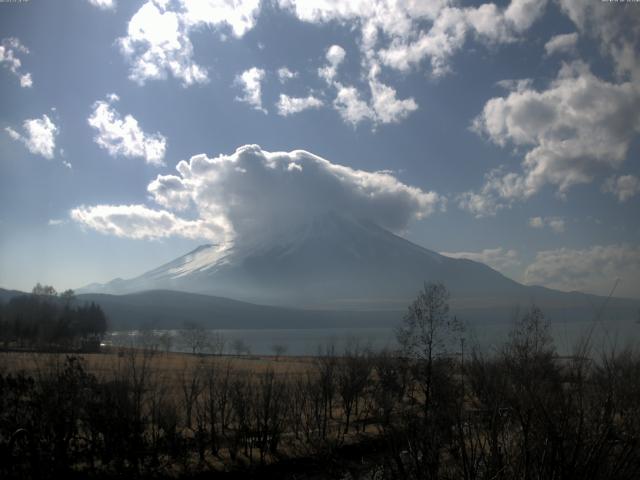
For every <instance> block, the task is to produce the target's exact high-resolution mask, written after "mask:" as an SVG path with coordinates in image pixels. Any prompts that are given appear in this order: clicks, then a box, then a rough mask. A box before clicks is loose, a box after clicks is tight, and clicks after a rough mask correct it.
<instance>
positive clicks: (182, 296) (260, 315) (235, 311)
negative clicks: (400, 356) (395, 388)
mask: <svg viewBox="0 0 640 480" xmlns="http://www.w3.org/2000/svg"><path fill="white" fill-rule="evenodd" d="M78 300H79V301H81V302H95V303H97V304H98V305H100V306H101V307H102V309H103V310H104V312H105V313H106V314H107V317H108V318H109V329H110V330H127V329H135V328H140V327H142V326H145V327H152V328H155V329H163V328H169V329H173V328H181V327H182V326H183V325H184V323H185V322H196V323H198V324H200V325H202V326H204V327H206V328H225V329H234V328H239V329H241V328H254V329H256V328H296V329H299V328H330V327H350V328H358V327H376V326H391V325H394V324H395V323H396V322H397V321H398V320H399V319H401V318H402V314H403V312H394V311H372V312H369V311H358V312H349V311H321V310H299V309H293V308H280V307H272V306H264V305H255V304H252V303H247V302H239V301H236V300H230V299H228V298H221V297H213V296H208V295H199V294H193V293H186V292H176V291H169V290H152V291H146V292H138V293H133V294H128V295H107V294H81V295H78Z"/></svg>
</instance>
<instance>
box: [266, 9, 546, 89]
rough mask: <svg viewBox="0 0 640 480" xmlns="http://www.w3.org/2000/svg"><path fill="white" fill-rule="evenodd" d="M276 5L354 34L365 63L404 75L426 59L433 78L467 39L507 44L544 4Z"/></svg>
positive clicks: (533, 18) (315, 21) (526, 27)
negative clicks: (370, 61) (351, 27)
mask: <svg viewBox="0 0 640 480" xmlns="http://www.w3.org/2000/svg"><path fill="white" fill-rule="evenodd" d="M279 4H280V6H281V7H283V8H286V9H289V10H290V11H292V12H293V13H294V14H295V15H296V16H297V17H298V18H299V19H300V20H302V21H306V22H312V23H325V22H331V21H336V22H340V23H345V24H346V23H349V24H352V25H354V26H355V27H356V28H359V30H360V33H361V42H360V46H361V50H362V53H363V55H364V56H365V58H367V59H376V58H377V59H379V60H380V61H381V62H382V63H383V64H384V65H387V66H389V67H392V68H395V69H399V70H407V69H409V68H411V67H412V66H415V65H419V64H420V63H421V62H422V61H423V60H424V59H427V58H428V59H430V63H431V70H432V74H433V75H436V76H439V75H443V74H445V73H447V72H448V71H449V69H450V68H449V59H450V57H451V56H452V55H453V54H454V53H456V52H457V51H459V50H460V49H461V48H462V47H463V46H464V43H465V40H466V39H467V37H468V36H469V35H475V36H476V37H477V38H478V39H479V40H481V41H485V42H488V43H492V44H495V43H503V42H510V41H513V40H514V39H515V38H516V37H517V36H518V35H519V34H521V33H522V32H524V31H525V30H527V29H528V28H529V27H530V26H531V24H532V23H533V22H534V21H535V20H536V19H538V18H539V17H540V16H541V15H542V12H543V11H544V7H545V5H546V0H513V1H512V2H511V4H510V5H509V6H508V7H506V8H499V7H497V6H496V5H495V4H493V3H486V4H482V5H480V6H479V7H468V8H461V7H456V6H452V5H451V2H449V1H447V0H439V1H433V2H415V1H409V2H396V1H393V0H354V1H350V2H317V1H313V0H279Z"/></svg>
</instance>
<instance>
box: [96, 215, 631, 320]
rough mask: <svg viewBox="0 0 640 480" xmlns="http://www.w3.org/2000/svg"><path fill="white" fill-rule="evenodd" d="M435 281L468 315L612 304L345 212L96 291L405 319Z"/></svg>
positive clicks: (621, 305) (615, 302)
mask: <svg viewBox="0 0 640 480" xmlns="http://www.w3.org/2000/svg"><path fill="white" fill-rule="evenodd" d="M430 281H438V282H442V283H444V284H445V285H446V286H447V288H448V289H449V291H450V292H451V297H452V302H451V303H452V306H453V307H455V308H456V309H458V310H463V311H471V310H473V311H476V312H478V311H482V312H487V311H490V310H491V309H493V310H496V309H499V310H501V311H502V312H503V313H504V312H506V311H508V310H509V309H510V310H511V311H512V310H513V309H514V308H515V307H517V306H520V307H525V306H527V305H530V304H531V303H536V304H538V305H539V306H541V307H542V308H543V309H547V310H549V309H554V310H556V311H568V310H567V309H572V311H574V312H580V316H584V315H588V316H589V317H590V318H592V317H593V313H594V311H595V310H594V309H595V308H597V307H598V306H600V305H602V302H603V299H601V298H599V297H596V296H593V295H584V294H581V293H565V292H558V291H554V290H550V289H546V288H543V287H529V286H524V285H521V284H519V283H517V282H514V281H513V280H510V279H509V278H507V277H505V276H504V275H502V274H501V273H499V272H497V271H495V270H493V269H491V268H490V267H488V266H486V265H484V264H482V263H478V262H474V261H471V260H466V259H454V258H449V257H445V256H443V255H440V254H438V253H436V252H433V251H430V250H428V249H426V248H423V247H420V246H418V245H415V244H413V243H411V242H409V241H408V240H406V239H404V238H402V237H399V236H397V235H394V234H393V233H391V232H389V231H387V230H385V229H382V228H380V227H379V226H377V225H375V224H373V223H372V222H369V221H367V220H362V219H355V218H352V217H349V216H345V215H340V214H336V213H330V214H325V215H321V216H318V217H315V218H312V219H310V221H309V222H308V223H306V224H304V225H300V226H298V227H297V228H294V229H292V230H290V231H287V232H279V233H278V234H275V235H265V236H264V237H263V238H260V239H240V240H239V241H237V242H236V243H235V245H233V246H231V247H229V248H223V247H220V246H215V245H203V246H201V247H199V248H197V249H196V250H194V251H192V252H190V253H188V254H187V255H184V256H182V257H180V258H178V259H176V260H174V261H172V262H169V263H167V264H165V265H162V266H160V267H158V268H156V269H154V270H151V271H149V272H147V273H145V274H143V275H141V276H139V277H136V278H133V279H130V280H122V279H117V280H114V281H112V282H109V283H108V284H105V285H102V286H97V287H96V286H93V287H92V288H91V289H90V290H91V291H93V292H102V293H113V294H125V293H133V292H141V291H145V290H151V289H165V290H175V291H183V292H191V293H199V294H206V295H215V296H219V297H228V298H233V299H236V300H241V301H246V302H252V303H259V304H266V305H278V306H287V307H295V308H306V309H326V310H384V309H386V310H394V311H403V310H404V309H405V308H406V306H407V305H408V303H409V302H410V301H411V300H412V299H413V298H415V296H416V293H417V292H418V291H419V290H420V288H421V286H422V285H423V283H424V282H430ZM638 303H639V302H636V301H631V300H629V301H627V300H621V299H612V300H611V301H610V302H609V304H608V308H609V310H610V311H614V310H616V309H623V310H625V311H626V310H629V309H633V308H637V307H638ZM576 315H577V313H576V314H575V315H574V314H572V315H571V316H572V317H573V316H576ZM625 315H626V314H625ZM483 316H484V315H483Z"/></svg>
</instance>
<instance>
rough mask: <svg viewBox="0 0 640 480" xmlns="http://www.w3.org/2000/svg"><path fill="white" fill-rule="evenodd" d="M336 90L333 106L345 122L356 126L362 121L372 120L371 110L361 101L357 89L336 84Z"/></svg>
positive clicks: (372, 113)
mask: <svg viewBox="0 0 640 480" xmlns="http://www.w3.org/2000/svg"><path fill="white" fill-rule="evenodd" d="M337 90H338V93H337V95H336V98H335V100H334V101H333V106H334V108H335V109H336V110H337V111H338V113H339V114H340V116H341V117H342V119H343V120H344V121H345V122H348V123H351V124H352V125H357V124H358V123H360V122H362V121H363V120H371V119H373V118H374V112H373V110H372V109H371V108H369V105H368V104H367V102H365V101H364V100H362V98H361V97H360V92H358V89H357V88H355V87H348V86H344V85H342V84H338V85H337Z"/></svg>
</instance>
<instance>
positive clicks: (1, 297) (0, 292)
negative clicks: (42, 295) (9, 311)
mask: <svg viewBox="0 0 640 480" xmlns="http://www.w3.org/2000/svg"><path fill="white" fill-rule="evenodd" d="M20 295H27V293H25V292H21V291H19V290H5V289H4V288H0V303H7V302H8V301H9V300H11V299H12V298H13V297H19V296H20Z"/></svg>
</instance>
